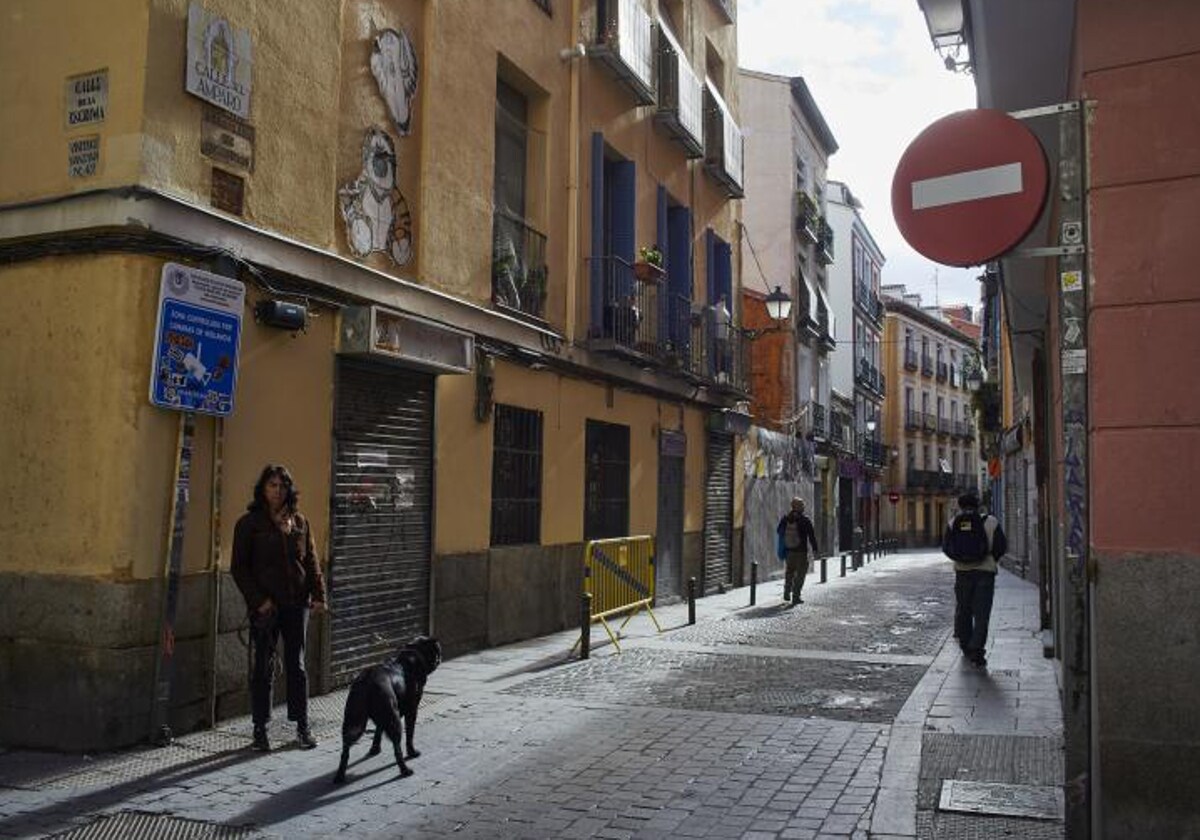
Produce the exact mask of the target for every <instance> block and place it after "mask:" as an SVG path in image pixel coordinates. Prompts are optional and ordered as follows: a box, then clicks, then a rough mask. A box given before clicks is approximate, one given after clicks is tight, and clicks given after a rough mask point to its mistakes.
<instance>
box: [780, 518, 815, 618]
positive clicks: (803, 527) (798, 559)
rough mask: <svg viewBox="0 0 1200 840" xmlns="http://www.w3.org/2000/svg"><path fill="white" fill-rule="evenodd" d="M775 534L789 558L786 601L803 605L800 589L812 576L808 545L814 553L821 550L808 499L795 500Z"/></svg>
mask: <svg viewBox="0 0 1200 840" xmlns="http://www.w3.org/2000/svg"><path fill="white" fill-rule="evenodd" d="M775 533H776V534H777V535H778V537H779V538H780V541H781V542H782V543H783V548H784V551H785V553H786V556H785V559H786V561H787V567H786V569H785V570H784V573H783V600H784V601H791V603H792V605H793V606H794V605H796V604H803V603H804V599H803V598H801V597H800V591H801V590H802V589H803V588H804V579H805V577H807V576H808V547H809V545H812V550H813V553H814V554H815V553H817V552H818V551H819V549H818V548H817V534H816V531H814V530H813V524H812V520H811V519H809V518H808V517H807V516H805V515H804V500H803V499H801V498H800V497H799V496H797V497H796V498H794V499H792V509H791V510H790V511H788V512H787V514H786V515H784V517H783V518H782V519H780V520H779V525H778V526H776V528H775Z"/></svg>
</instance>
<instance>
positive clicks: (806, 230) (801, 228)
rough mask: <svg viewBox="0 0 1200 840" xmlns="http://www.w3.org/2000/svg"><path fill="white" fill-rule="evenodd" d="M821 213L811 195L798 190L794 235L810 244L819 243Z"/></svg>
mask: <svg viewBox="0 0 1200 840" xmlns="http://www.w3.org/2000/svg"><path fill="white" fill-rule="evenodd" d="M820 219H821V211H820V209H819V208H818V207H817V202H816V200H815V199H813V197H812V196H811V195H809V194H808V193H806V192H804V191H803V190H800V191H799V192H797V193H796V233H798V234H800V235H801V236H802V237H804V238H805V239H807V240H808V241H809V242H810V243H811V244H813V245H816V244H818V243H819V242H820V237H819V233H820V229H819V222H820Z"/></svg>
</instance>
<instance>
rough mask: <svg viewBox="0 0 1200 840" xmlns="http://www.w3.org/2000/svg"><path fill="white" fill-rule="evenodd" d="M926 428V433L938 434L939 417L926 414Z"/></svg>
mask: <svg viewBox="0 0 1200 840" xmlns="http://www.w3.org/2000/svg"><path fill="white" fill-rule="evenodd" d="M924 428H925V431H927V432H936V431H937V416H936V415H934V414H930V413H929V412H925V417H924Z"/></svg>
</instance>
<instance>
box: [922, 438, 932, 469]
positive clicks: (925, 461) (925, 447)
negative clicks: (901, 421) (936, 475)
mask: <svg viewBox="0 0 1200 840" xmlns="http://www.w3.org/2000/svg"><path fill="white" fill-rule="evenodd" d="M921 463H922V464H923V465H924V467H925V469H929V468H930V467H932V466H933V463H932V462H930V460H929V444H928V443H925V444H922V445H921Z"/></svg>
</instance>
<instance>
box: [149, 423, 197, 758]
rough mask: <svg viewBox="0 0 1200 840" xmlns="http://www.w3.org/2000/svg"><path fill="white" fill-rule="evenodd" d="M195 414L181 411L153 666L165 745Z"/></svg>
mask: <svg viewBox="0 0 1200 840" xmlns="http://www.w3.org/2000/svg"><path fill="white" fill-rule="evenodd" d="M195 436H196V415H195V414H193V413H192V412H190V411H185V412H183V413H181V414H180V415H179V439H178V446H177V449H176V453H175V483H174V488H173V493H172V495H171V520H170V531H169V537H168V542H167V545H168V547H167V556H166V562H165V564H164V568H163V600H162V612H161V614H160V621H159V627H160V628H161V629H160V634H159V638H158V660H157V662H156V663H155V667H154V695H153V697H152V698H151V706H150V739H151V740H152V741H153V742H154V743H156V744H158V745H159V746H166V745H167V744H170V743H171V741H172V740H173V739H174V735H173V734H172V732H171V725H170V722H169V721H170V711H171V680H172V676H173V673H174V657H175V615H176V612H177V611H178V608H179V578H180V572H181V569H182V566H183V534H184V529H185V527H186V525H187V508H188V495H189V493H190V485H191V474H192V443H193V440H194V438H195Z"/></svg>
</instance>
